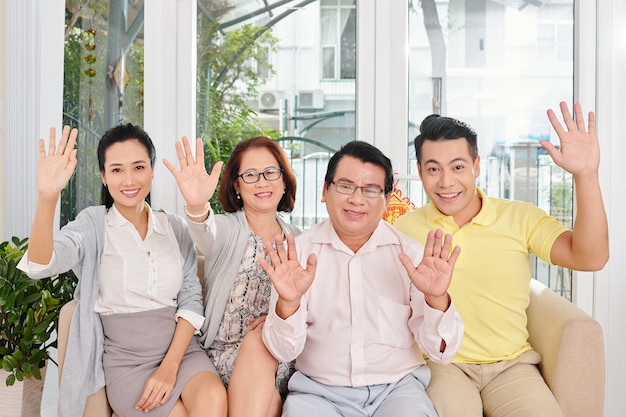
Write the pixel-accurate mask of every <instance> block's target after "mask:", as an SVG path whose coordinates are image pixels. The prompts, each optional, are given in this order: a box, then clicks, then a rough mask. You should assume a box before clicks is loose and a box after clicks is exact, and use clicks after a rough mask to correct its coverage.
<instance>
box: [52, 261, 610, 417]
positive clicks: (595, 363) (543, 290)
mask: <svg viewBox="0 0 626 417" xmlns="http://www.w3.org/2000/svg"><path fill="white" fill-rule="evenodd" d="M199 271H203V268H202V266H201V267H200V268H199ZM530 291H531V296H530V306H529V307H528V331H529V333H530V343H531V344H532V346H534V348H535V349H536V350H537V352H539V354H541V356H542V358H543V362H542V364H541V373H542V374H543V377H544V379H545V380H546V382H547V383H548V386H549V387H550V389H551V390H552V392H553V393H554V396H555V397H556V399H557V401H558V403H559V405H560V406H561V409H562V410H563V415H564V416H565V417H601V416H602V415H603V412H604V344H603V339H602V329H601V327H600V325H599V323H598V322H597V321H595V320H594V319H593V318H591V317H590V316H589V315H587V314H586V313H584V312H583V311H582V310H581V309H579V308H578V307H576V306H574V305H573V304H572V303H570V302H569V301H567V300H565V299H563V298H562V297H560V296H558V295H556V294H555V293H554V292H552V291H551V290H550V289H548V288H547V287H546V286H544V285H543V284H541V283H539V282H538V281H536V280H532V282H531V285H530ZM75 307H76V302H75V301H71V302H69V303H68V304H66V305H65V306H64V307H63V308H62V310H61V317H60V319H59V338H58V349H59V381H60V378H61V372H62V369H63V362H64V360H65V349H66V346H67V337H68V332H69V324H70V320H71V317H72V313H73V311H74V308H75ZM83 416H85V417H87V416H89V417H111V409H110V408H109V405H108V403H107V399H106V394H105V392H104V389H102V390H100V391H98V392H97V393H95V394H93V395H91V396H90V397H89V398H88V401H87V405H86V407H85V410H84V411H83Z"/></svg>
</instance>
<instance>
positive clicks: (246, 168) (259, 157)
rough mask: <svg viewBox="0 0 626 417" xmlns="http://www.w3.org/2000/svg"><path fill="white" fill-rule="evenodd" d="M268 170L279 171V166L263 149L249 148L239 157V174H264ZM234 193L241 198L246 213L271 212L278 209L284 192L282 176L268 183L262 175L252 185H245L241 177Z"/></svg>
mask: <svg viewBox="0 0 626 417" xmlns="http://www.w3.org/2000/svg"><path fill="white" fill-rule="evenodd" d="M270 168H275V169H279V168H280V165H279V164H278V161H277V160H276V158H274V155H272V153H271V152H270V151H269V150H267V149H265V148H250V149H249V150H247V151H246V152H245V153H244V154H243V155H242V156H241V165H240V166H239V174H243V173H245V172H248V173H249V172H250V171H254V172H257V173H261V172H264V171H266V170H268V169H270ZM234 187H235V191H237V193H238V194H239V195H240V196H241V201H243V209H244V210H245V211H246V212H248V213H251V212H258V213H265V212H268V211H269V212H272V213H275V212H276V210H277V209H278V203H280V200H281V198H282V197H283V192H284V190H285V181H284V179H283V176H282V175H281V176H280V178H278V179H277V180H274V181H268V180H267V179H265V177H264V176H263V175H260V176H259V180H258V181H257V182H254V183H251V184H250V183H246V182H244V181H243V179H242V178H241V177H239V178H238V179H237V181H236V182H235V184H234Z"/></svg>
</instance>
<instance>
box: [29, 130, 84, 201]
mask: <svg viewBox="0 0 626 417" xmlns="http://www.w3.org/2000/svg"><path fill="white" fill-rule="evenodd" d="M77 136H78V130H76V129H70V127H69V126H64V127H63V131H62V133H61V139H60V140H59V143H58V144H57V143H56V129H55V128H54V127H51V128H50V139H49V141H48V151H47V152H46V144H45V140H44V139H39V161H38V163H37V191H38V192H39V194H40V195H44V196H51V197H54V198H55V199H56V198H58V196H59V195H60V194H61V191H62V190H63V188H65V186H66V185H67V183H68V182H69V180H70V178H71V177H72V175H73V174H74V170H75V169H76V163H77V160H76V137H77Z"/></svg>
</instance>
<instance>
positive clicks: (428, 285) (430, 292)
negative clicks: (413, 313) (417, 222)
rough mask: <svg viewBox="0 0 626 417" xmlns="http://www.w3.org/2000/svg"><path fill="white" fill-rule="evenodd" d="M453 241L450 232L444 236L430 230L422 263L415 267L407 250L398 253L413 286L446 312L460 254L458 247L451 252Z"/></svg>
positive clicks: (440, 232)
mask: <svg viewBox="0 0 626 417" xmlns="http://www.w3.org/2000/svg"><path fill="white" fill-rule="evenodd" d="M451 244H452V235H450V234H449V233H447V234H446V235H445V236H444V234H443V231H442V230H441V229H437V230H431V231H429V232H428V237H427V238H426V245H425V246H424V257H423V258H422V261H421V262H420V264H419V265H417V266H415V265H414V264H413V261H412V260H411V258H409V257H408V256H407V255H405V254H404V253H401V254H400V255H399V257H400V261H401V262H402V265H404V268H405V269H406V271H407V273H408V274H409V278H410V279H411V282H412V283H413V285H415V287H416V288H417V289H418V290H420V291H421V292H422V293H424V298H425V300H426V302H427V303H428V305H430V306H431V307H432V308H436V309H438V310H441V311H446V310H447V308H448V306H449V304H450V300H449V297H448V287H449V286H450V281H451V280H452V271H453V270H454V264H455V263H456V260H457V259H458V257H459V254H460V253H461V248H460V247H458V246H455V248H454V250H453V251H452V253H450V247H451Z"/></svg>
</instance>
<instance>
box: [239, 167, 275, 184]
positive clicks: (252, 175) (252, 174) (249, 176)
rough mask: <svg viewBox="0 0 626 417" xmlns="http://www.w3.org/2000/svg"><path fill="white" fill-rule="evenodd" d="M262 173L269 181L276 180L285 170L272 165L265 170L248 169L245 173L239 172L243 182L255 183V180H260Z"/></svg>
mask: <svg viewBox="0 0 626 417" xmlns="http://www.w3.org/2000/svg"><path fill="white" fill-rule="evenodd" d="M261 175H263V178H265V179H266V180H267V181H276V180H277V179H279V178H280V176H281V175H283V170H282V169H281V168H274V167H272V168H268V169H266V170H265V171H263V172H256V171H246V172H244V173H243V174H239V175H237V176H238V177H241V179H242V180H243V182H245V183H246V184H254V183H255V182H259V180H260V179H261Z"/></svg>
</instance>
